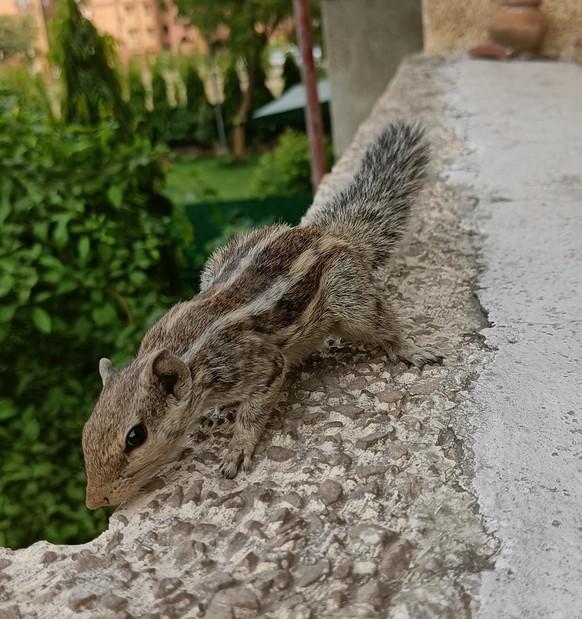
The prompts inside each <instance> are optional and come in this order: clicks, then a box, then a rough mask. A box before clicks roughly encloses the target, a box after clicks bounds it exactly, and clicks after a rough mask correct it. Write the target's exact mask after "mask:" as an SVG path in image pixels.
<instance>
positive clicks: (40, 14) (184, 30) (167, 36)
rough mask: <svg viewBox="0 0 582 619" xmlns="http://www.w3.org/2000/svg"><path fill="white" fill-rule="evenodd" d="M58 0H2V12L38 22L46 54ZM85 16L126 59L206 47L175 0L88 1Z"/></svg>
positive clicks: (39, 43)
mask: <svg viewBox="0 0 582 619" xmlns="http://www.w3.org/2000/svg"><path fill="white" fill-rule="evenodd" d="M57 1H58V0H0V15H12V16H23V17H24V16H27V15H30V16H32V17H33V18H34V20H35V22H36V25H37V37H36V41H35V46H34V47H35V49H36V50H38V51H40V52H41V53H46V52H47V51H48V49H49V38H48V33H47V27H46V21H47V19H49V18H50V17H52V16H53V14H54V11H55V7H56V3H57ZM81 12H82V13H83V15H84V16H85V17H86V18H87V19H90V20H91V21H92V22H93V24H94V25H95V27H96V28H97V30H99V32H101V33H107V34H110V35H111V36H113V37H114V38H115V39H116V40H117V42H118V47H117V51H118V53H119V57H120V59H121V61H122V62H124V63H127V62H128V61H129V59H130V58H131V57H132V56H147V55H150V54H156V53H158V52H160V51H162V50H169V51H172V52H179V51H180V52H184V53H186V54H188V53H190V52H192V51H194V50H199V51H201V52H204V51H205V50H206V42H205V40H204V38H203V37H202V36H201V35H200V33H199V32H198V30H197V29H196V28H194V27H193V26H190V25H189V24H188V23H187V21H185V20H183V19H182V18H179V17H178V11H177V9H176V7H175V6H174V4H173V3H172V2H171V0H162V1H160V0H86V2H85V3H84V4H82V6H81Z"/></svg>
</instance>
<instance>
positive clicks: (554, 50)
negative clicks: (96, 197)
mask: <svg viewBox="0 0 582 619" xmlns="http://www.w3.org/2000/svg"><path fill="white" fill-rule="evenodd" d="M497 7H498V3H497V0H423V4H422V8H423V13H422V17H423V31H424V49H425V51H427V52H429V53H439V52H441V53H442V52H446V51H451V50H456V49H469V48H471V47H474V46H475V45H479V44H482V43H484V42H486V41H487V39H488V37H487V24H488V22H489V19H490V18H491V16H492V15H493V13H494V12H495V11H496V10H497ZM541 8H542V11H543V12H544V15H546V16H547V18H548V30H547V33H546V36H545V39H544V43H543V48H542V52H543V53H544V54H545V55H547V56H549V57H550V58H560V59H562V60H569V61H574V62H578V63H582V37H581V36H580V32H581V29H582V3H581V2H580V0H543V2H542V7H541Z"/></svg>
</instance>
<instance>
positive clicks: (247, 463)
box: [82, 122, 443, 509]
mask: <svg viewBox="0 0 582 619" xmlns="http://www.w3.org/2000/svg"><path fill="white" fill-rule="evenodd" d="M428 159H429V158H428V145H427V143H426V141H425V138H424V134H423V130H422V129H421V128H420V127H418V126H417V125H415V124H408V123H405V122H395V123H393V124H390V125H388V126H387V127H386V128H385V129H384V130H383V131H382V132H381V133H380V135H379V136H378V137H377V138H376V139H375V141H374V142H373V143H371V144H370V145H369V146H368V147H367V148H366V150H365V152H364V154H363V156H362V158H361V161H360V163H359V167H358V168H357V171H356V172H355V175H354V176H353V179H352V180H351V182H350V183H349V184H348V186H347V187H346V188H345V189H344V190H343V191H341V192H340V193H339V194H337V195H335V196H333V197H331V198H330V199H329V200H327V201H324V202H323V203H322V202H321V201H320V202H319V204H318V205H317V207H315V206H312V207H311V208H310V209H309V210H308V211H307V213H306V214H305V216H304V218H303V219H302V221H301V223H300V224H299V225H298V226H296V227H291V226H288V225H283V224H277V225H272V226H268V227H264V228H260V229H257V230H254V231H252V232H250V233H248V234H246V235H244V236H239V237H236V238H234V239H233V240H231V241H230V242H229V243H228V244H226V245H225V246H224V247H221V248H219V249H217V250H216V251H215V252H214V253H213V254H212V255H211V256H210V258H209V259H208V261H207V263H206V265H205V267H204V269H203V272H202V276H201V284H200V292H199V294H198V295H196V296H194V297H193V298H192V299H191V300H189V301H185V302H181V303H178V304H177V305H174V306H173V307H172V308H171V309H170V310H169V311H168V312H167V313H166V314H165V315H164V316H162V318H160V319H159V320H158V322H157V323H156V324H154V326H153V327H151V329H150V330H149V331H148V332H147V333H146V335H145V337H144V338H143V341H142V343H141V346H140V348H139V351H138V353H137V356H136V357H135V359H134V360H133V361H132V362H131V363H130V364H129V365H128V366H127V367H126V368H124V369H123V370H120V371H118V370H115V369H114V368H113V366H112V364H111V362H110V361H109V360H108V359H101V361H100V362H99V371H100V374H101V379H102V381H103V388H102V391H101V394H100V396H99V398H98V401H97V403H96V405H95V408H94V410H93V412H92V413H91V416H90V417H89V419H88V420H87V422H86V424H85V426H84V428H83V436H82V446H83V452H84V457H85V467H86V474H87V489H86V504H87V507H89V508H90V509H96V508H98V507H101V506H103V505H118V504H120V503H122V502H124V501H125V500H127V499H129V498H130V497H131V496H133V495H134V494H136V493H137V492H138V491H139V490H140V489H141V488H143V486H144V485H145V484H146V483H147V482H148V481H150V480H151V478H152V477H153V476H154V475H155V474H156V473H157V472H158V471H159V470H160V469H161V468H162V466H163V465H165V464H167V463H169V462H171V461H173V460H175V459H176V458H177V457H178V456H179V454H180V453H181V451H182V450H183V449H184V446H185V442H186V440H187V438H188V437H189V435H191V434H192V433H193V431H194V430H195V429H196V427H197V424H198V422H199V419H200V416H201V413H202V411H203V410H204V409H208V408H210V407H214V406H222V405H236V406H237V412H236V418H235V422H234V431H233V436H232V439H231V440H230V443H229V446H228V448H227V451H226V453H225V455H224V458H223V460H222V463H221V465H220V469H219V470H220V473H221V474H222V475H223V476H224V477H227V478H233V477H235V476H236V474H237V472H238V470H239V467H240V466H241V462H242V469H243V470H244V471H248V470H249V469H250V467H251V459H252V455H253V451H254V448H255V445H256V444H257V442H258V440H259V439H260V437H261V434H262V431H263V429H264V427H265V424H266V422H267V421H268V419H269V416H270V413H271V411H272V409H273V407H274V405H275V404H276V402H277V400H278V398H279V394H280V391H281V388H282V386H283V384H284V381H285V376H286V374H287V372H288V371H289V368H291V367H292V366H294V365H296V364H298V363H299V362H301V361H302V360H303V359H304V358H305V357H306V356H307V355H308V354H310V353H312V352H315V351H317V350H319V349H320V348H321V347H322V345H323V343H324V341H325V338H326V337H327V336H329V335H337V336H340V337H341V338H343V339H345V340H348V341H351V342H365V343H369V344H375V345H380V346H382V347H383V348H384V350H385V352H386V355H387V357H388V359H389V360H390V362H394V363H396V362H398V361H401V360H402V361H404V362H407V363H409V364H412V365H414V366H416V367H417V368H419V369H422V367H423V366H424V365H425V364H426V363H441V362H442V359H443V356H442V355H441V354H440V353H439V352H437V351H435V350H433V349H431V348H427V347H420V346H417V345H416V344H414V343H412V342H410V341H406V340H405V339H404V338H403V337H402V335H401V331H400V328H399V325H398V321H397V319H396V318H395V316H394V314H393V312H392V310H391V308H390V305H389V302H388V299H386V298H385V295H384V294H383V291H382V290H379V289H378V287H377V286H376V285H375V283H374V279H373V277H374V272H375V271H376V270H377V269H379V268H381V267H383V266H384V265H385V264H386V262H387V260H388V258H389V256H390V254H391V252H392V250H393V248H394V246H395V244H396V242H397V241H398V239H399V238H400V237H401V236H402V234H403V232H404V229H405V226H406V223H407V219H408V216H409V212H410V210H411V207H412V205H413V202H414V199H415V198H416V196H417V194H418V193H419V191H420V189H421V187H422V185H423V181H424V178H425V175H426V167H427V164H428Z"/></svg>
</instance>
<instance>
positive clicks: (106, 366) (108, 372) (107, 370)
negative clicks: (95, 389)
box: [99, 358, 117, 385]
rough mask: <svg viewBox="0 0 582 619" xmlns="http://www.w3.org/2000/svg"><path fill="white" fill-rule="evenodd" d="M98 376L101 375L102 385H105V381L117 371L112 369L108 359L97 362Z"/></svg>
mask: <svg viewBox="0 0 582 619" xmlns="http://www.w3.org/2000/svg"><path fill="white" fill-rule="evenodd" d="M99 374H101V380H102V381H103V385H106V384H107V381H108V380H109V379H110V378H111V377H113V376H115V375H116V374H117V370H116V369H115V368H114V367H113V365H112V364H111V361H109V359H105V358H103V359H101V360H100V361H99Z"/></svg>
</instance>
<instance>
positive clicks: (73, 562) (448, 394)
mask: <svg viewBox="0 0 582 619" xmlns="http://www.w3.org/2000/svg"><path fill="white" fill-rule="evenodd" d="M441 65H442V63H441V61H439V60H414V61H411V62H409V63H408V64H407V65H406V67H405V68H404V69H403V70H402V71H401V72H400V73H399V75H398V77H397V78H396V80H395V82H394V83H393V84H392V86H391V87H390V89H389V91H388V92H387V93H386V94H385V95H384V96H383V98H382V99H381V101H380V102H379V104H378V105H377V106H376V108H375V110H374V112H373V114H372V116H371V118H370V120H369V121H368V122H367V124H366V125H365V126H364V127H363V129H362V131H361V132H360V134H359V136H358V139H357V140H356V142H355V143H354V145H353V146H352V147H351V148H350V149H349V151H348V152H347V153H346V156H345V157H344V159H343V160H342V162H341V163H340V164H339V165H338V166H337V170H336V171H335V172H334V173H333V174H332V175H330V176H329V177H328V178H327V179H326V181H325V184H324V186H323V187H322V191H321V194H320V196H319V197H318V200H317V203H319V201H320V200H321V199H323V196H324V195H325V192H329V191H337V189H338V188H339V187H341V185H342V184H343V182H344V180H345V179H346V178H348V177H349V175H350V174H351V171H352V169H353V166H354V164H355V161H356V156H357V153H358V150H359V148H360V147H361V144H362V143H363V142H365V141H366V140H367V139H369V137H370V136H371V135H373V134H374V133H375V132H377V131H378V130H379V128H380V127H381V126H383V125H384V123H386V122H387V121H388V120H389V119H390V118H392V117H394V116H396V115H397V116H402V115H405V116H410V115H412V116H413V117H415V118H420V119H422V121H423V122H424V124H425V125H426V126H427V128H428V129H429V132H430V136H431V139H432V141H433V143H434V151H433V152H434V174H433V179H432V181H431V182H430V183H429V186H428V188H427V191H426V194H425V196H424V197H423V199H422V201H421V204H420V205H419V208H418V211H417V213H416V214H415V217H414V220H413V222H412V226H411V232H410V235H409V238H408V243H405V244H404V245H403V248H402V250H401V251H400V252H399V253H398V255H397V256H396V257H395V261H394V264H393V267H392V269H391V270H390V272H387V273H385V274H384V275H383V277H381V278H380V279H379V281H378V285H379V286H384V287H385V290H386V295H389V296H390V297H391V298H392V299H393V300H394V303H395V305H396V306H397V308H398V309H399V313H400V315H401V316H402V318H403V319H404V321H405V322H406V323H407V327H406V328H407V331H409V332H412V333H414V334H415V336H416V337H417V339H418V340H419V341H426V342H431V343H432V344H433V345H435V346H437V347H440V348H441V349H442V350H443V351H444V352H445V353H446V354H447V359H446V363H445V364H444V365H443V366H437V367H427V368H426V369H425V370H424V371H423V372H422V373H419V372H417V371H416V370H410V369H408V368H407V367H405V366H404V365H403V364H399V365H397V366H391V365H389V364H388V363H387V362H386V360H385V358H384V357H383V355H382V354H381V352H380V351H379V350H370V349H366V348H353V347H351V346H347V345H343V344H339V343H337V342H331V343H330V344H329V346H328V347H327V349H326V350H325V351H324V352H323V353H322V354H320V355H314V356H313V357H312V358H311V359H310V360H309V361H308V362H307V363H306V364H305V365H304V367H303V368H301V369H300V370H298V371H297V373H296V375H295V377H294V379H293V380H292V381H290V384H289V390H288V394H287V396H286V398H285V399H284V401H282V402H281V403H280V406H279V407H278V409H279V412H278V414H277V415H276V416H275V418H274V420H273V424H272V427H271V429H270V430H269V432H268V434H267V436H266V437H265V440H264V442H263V443H262V444H261V446H260V448H259V450H258V452H259V453H258V454H257V456H256V458H255V466H254V469H253V471H252V472H251V473H249V474H247V475H240V476H239V477H237V479H235V480H224V479H221V478H219V477H218V475H217V472H216V471H217V466H218V462H219V459H220V454H221V453H222V451H223V450H224V449H225V445H226V441H227V438H228V435H229V431H230V423H231V422H230V421H229V420H228V418H227V419H225V418H224V416H221V415H220V414H218V413H216V412H214V413H212V414H210V415H209V417H208V419H207V421H206V422H205V424H204V425H203V427H202V428H201V431H200V434H199V436H198V437H194V439H193V441H192V448H191V449H190V450H189V451H187V452H186V453H185V454H184V456H183V458H182V460H181V462H179V463H177V464H176V465H175V466H174V467H170V469H169V470H168V472H167V474H166V475H165V476H164V478H160V479H159V480H158V481H157V482H156V483H154V484H153V485H152V487H151V488H150V489H149V491H148V492H147V493H145V494H144V495H143V496H141V497H138V498H136V499H135V500H133V501H132V502H130V503H128V504H127V505H125V506H123V507H122V508H120V509H119V510H118V511H117V512H116V513H115V514H114V516H113V517H112V518H111V521H110V527H109V530H108V531H106V532H105V533H104V534H103V535H101V536H100V537H99V538H98V539H96V540H94V541H93V542H91V543H88V544H85V545H83V546H78V547H64V546H53V545H51V544H48V543H38V544H35V545H33V546H32V547H30V548H28V549H25V550H21V551H17V552H11V551H7V550H0V616H1V617H2V619H8V618H13V617H15V618H18V617H26V618H31V619H32V618H44V617H51V618H52V617H59V618H62V617H68V616H73V615H78V616H86V617H108V618H109V617H114V618H116V617H119V618H125V617H151V618H154V617H156V618H157V617H209V618H212V619H221V618H223V617H224V618H231V619H232V618H238V619H240V618H250V617H266V618H272V619H286V618H288V619H301V618H304V619H307V618H317V619H320V618H325V617H345V618H349V617H370V618H373V617H378V618H380V617H381V618H385V617H391V618H393V619H403V618H406V617H426V618H430V617H434V618H443V617H451V618H453V617H463V618H464V617H467V616H469V615H471V614H473V613H474V612H475V611H476V608H477V605H476V604H477V603H476V594H477V593H478V590H479V573H480V571H481V570H482V569H483V568H484V567H487V566H489V565H490V563H491V557H492V555H493V553H494V552H495V548H496V547H495V542H494V540H492V539H490V538H489V537H488V536H487V535H486V533H485V531H484V528H483V523H482V520H481V517H480V515H479V508H478V505H477V504H476V502H475V500H474V498H473V496H472V495H471V493H470V492H468V491H467V490H465V488H467V487H468V486H469V479H468V477H467V476H466V475H465V474H464V473H463V471H462V469H461V465H462V463H463V461H464V460H465V455H466V454H465V453H464V450H463V446H462V444H461V443H460V442H459V440H458V438H457V436H456V434H455V430H454V428H453V427H452V419H453V416H454V415H455V411H457V410H458V409H459V407H460V406H461V405H462V400H463V397H462V392H463V390H464V389H466V388H467V386H468V385H470V384H471V382H472V381H473V380H474V379H475V378H476V377H477V375H478V368H479V367H481V365H482V363H483V360H484V358H485V357H486V356H487V355H488V352H487V350H486V348H485V347H484V346H483V345H482V342H481V340H480V338H479V337H477V335H476V334H477V332H478V330H479V329H480V328H482V327H483V326H484V324H485V323H484V319H483V315H482V313H481V311H480V309H479V307H478V305H477V304H476V303H475V299H474V295H473V282H474V279H475V277H476V275H477V268H476V264H475V261H474V249H473V247H472V245H471V242H470V235H469V234H467V233H466V232H464V231H463V229H462V228H461V219H462V216H463V213H464V212H465V211H466V210H467V209H468V208H469V206H470V200H469V201H468V200H465V199H464V198H463V197H461V196H460V194H459V193H458V192H456V191H454V190H451V189H449V188H448V187H447V186H446V184H445V182H443V180H441V179H439V178H438V173H439V172H440V171H442V170H444V169H446V168H447V167H448V166H449V165H450V164H451V162H452V161H453V160H454V158H455V157H456V156H458V154H459V153H460V152H461V150H462V147H463V145H462V143H461V142H460V141H459V140H458V139H457V137H456V136H455V134H454V132H453V131H451V130H450V129H449V128H447V127H446V126H445V118H446V115H445V107H446V105H447V104H446V101H445V97H444V92H443V87H444V86H446V84H443V83H441V81H440V78H439V76H438V75H437V74H438V72H439V71H440V70H441ZM317 203H316V205H315V206H314V208H317Z"/></svg>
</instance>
